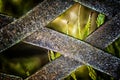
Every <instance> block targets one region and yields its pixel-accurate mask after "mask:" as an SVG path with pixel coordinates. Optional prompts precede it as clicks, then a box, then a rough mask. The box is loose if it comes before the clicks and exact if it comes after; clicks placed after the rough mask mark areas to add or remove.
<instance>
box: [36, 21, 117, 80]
mask: <svg viewBox="0 0 120 80" xmlns="http://www.w3.org/2000/svg"><path fill="white" fill-rule="evenodd" d="M111 22H112V21H111ZM107 25H108V24H107ZM106 30H107V29H106ZM100 31H102V30H100ZM96 32H97V31H96ZM97 33H99V32H97ZM94 36H95V35H94ZM90 38H91V37H90ZM114 38H115V37H113V38H110V40H111V39H114ZM88 39H89V38H88ZM114 40H115V39H114ZM86 41H87V40H86ZM94 41H95V40H94ZM87 42H89V43H90V41H87ZM91 44H92V45H94V44H95V43H91ZM97 44H98V43H97ZM106 45H108V44H106ZM103 46H104V45H103ZM97 47H99V46H97ZM99 48H100V47H99ZM60 60H61V59H60ZM68 60H69V59H68ZM58 61H59V59H58ZM74 61H75V60H74ZM61 62H64V61H62V60H61ZM53 63H54V62H53ZM56 63H57V62H56ZM50 64H51V63H50ZM54 64H55V63H54ZM63 64H64V63H63ZM65 64H68V63H67V62H65ZM52 65H53V64H52ZM61 65H62V64H61ZM76 65H77V66H80V64H79V63H78V64H76ZM48 66H51V65H47V66H46V67H48ZM56 66H57V67H58V68H61V67H59V64H56ZM69 66H70V65H69ZM63 67H64V66H63ZM73 67H74V66H73ZM71 68H72V66H71ZM74 69H75V67H74V68H73V69H68V71H67V72H70V71H69V70H71V71H72V70H74ZM42 70H44V68H43V69H42ZM55 70H57V69H55ZM61 70H62V68H61ZM46 71H50V69H49V68H48V69H47V70H46ZM52 71H54V70H52ZM58 72H59V71H58ZM38 73H39V72H38ZM40 73H42V72H40ZM40 73H39V75H40ZM46 73H47V72H45V74H46ZM48 73H49V72H48ZM56 73H57V72H56ZM63 73H64V74H65V72H63ZM39 75H38V77H40V76H39ZM57 75H58V76H60V77H62V76H61V75H60V74H57ZM48 76H49V75H48ZM56 77H57V76H56ZM34 78H35V77H34ZM38 79H39V78H38ZM55 79H56V78H55ZM57 79H59V78H57Z"/></svg>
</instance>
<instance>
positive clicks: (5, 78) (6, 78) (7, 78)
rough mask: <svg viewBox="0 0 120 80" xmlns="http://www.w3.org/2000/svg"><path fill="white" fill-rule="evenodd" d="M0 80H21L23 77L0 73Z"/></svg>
mask: <svg viewBox="0 0 120 80" xmlns="http://www.w3.org/2000/svg"><path fill="white" fill-rule="evenodd" d="M0 80H23V79H22V78H20V77H18V76H13V75H8V74H4V73H0Z"/></svg>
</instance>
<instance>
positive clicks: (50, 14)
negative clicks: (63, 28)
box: [0, 0, 74, 52]
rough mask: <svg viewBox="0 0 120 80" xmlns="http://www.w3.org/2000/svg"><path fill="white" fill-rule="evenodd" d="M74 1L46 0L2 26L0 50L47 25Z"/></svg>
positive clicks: (0, 30)
mask: <svg viewBox="0 0 120 80" xmlns="http://www.w3.org/2000/svg"><path fill="white" fill-rule="evenodd" d="M73 3H74V2H73V1H72V0H44V1H43V2H42V3H40V4H39V5H38V6H36V7H35V8H34V9H33V10H31V11H29V12H28V13H27V14H26V15H25V16H23V17H21V18H20V19H18V20H16V21H14V22H12V23H10V24H8V25H7V26H5V27H3V28H1V29H0V52H2V51H4V50H5V49H7V48H9V47H11V46H13V45H15V44H16V43H18V42H20V41H21V40H23V39H24V38H26V37H27V36H29V35H31V34H32V33H33V32H35V31H36V30H38V29H40V28H42V27H43V26H46V25H47V24H48V23H49V22H50V21H51V20H53V19H55V17H56V16H58V15H59V14H61V13H62V12H64V11H65V10H66V9H68V8H69V7H70V6H71V5H72V4H73Z"/></svg>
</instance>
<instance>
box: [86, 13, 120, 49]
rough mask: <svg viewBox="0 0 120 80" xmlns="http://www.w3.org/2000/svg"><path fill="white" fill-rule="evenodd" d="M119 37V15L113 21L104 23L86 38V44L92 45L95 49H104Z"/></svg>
mask: <svg viewBox="0 0 120 80" xmlns="http://www.w3.org/2000/svg"><path fill="white" fill-rule="evenodd" d="M119 37H120V13H119V14H117V15H116V16H115V17H114V18H113V19H111V20H110V21H108V22H107V23H105V24H104V25H103V26H101V27H100V28H99V29H98V30H96V31H95V32H94V33H93V34H91V35H90V36H89V37H87V39H86V42H88V43H90V44H91V45H94V46H95V47H98V48H101V49H104V48H106V47H107V46H108V45H109V44H111V43H112V42H114V41H115V40H116V39H117V38H119Z"/></svg>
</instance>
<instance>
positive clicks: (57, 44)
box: [26, 18, 120, 78]
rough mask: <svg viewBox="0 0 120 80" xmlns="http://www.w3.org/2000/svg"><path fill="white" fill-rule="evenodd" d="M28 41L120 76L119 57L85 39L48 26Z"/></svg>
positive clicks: (109, 73)
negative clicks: (79, 38)
mask: <svg viewBox="0 0 120 80" xmlns="http://www.w3.org/2000/svg"><path fill="white" fill-rule="evenodd" d="M113 19H114V18H113ZM112 22H113V21H111V23H112ZM112 27H114V26H112ZM118 35H119V34H118ZM106 36H107V35H106ZM108 36H109V35H108ZM26 41H27V42H28V43H29V42H30V43H32V44H36V45H37V46H40V47H43V48H46V49H49V50H53V51H55V52H60V53H61V54H62V55H64V56H66V57H69V58H73V59H75V60H77V61H80V62H83V63H85V64H87V65H90V66H92V67H94V68H95V69H97V70H99V71H101V72H104V73H106V74H108V75H111V76H114V77H116V78H117V77H120V76H119V73H118V71H119V70H120V59H119V58H116V57H114V56H112V55H110V54H108V53H106V52H104V51H102V50H100V49H97V48H95V47H93V46H91V45H89V44H87V43H85V42H83V41H80V40H77V39H74V38H72V37H69V36H67V35H64V34H61V33H58V32H56V31H53V30H51V29H48V28H42V29H40V30H39V31H37V32H35V33H34V34H33V35H31V36H30V37H28V38H27V39H26Z"/></svg>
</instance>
